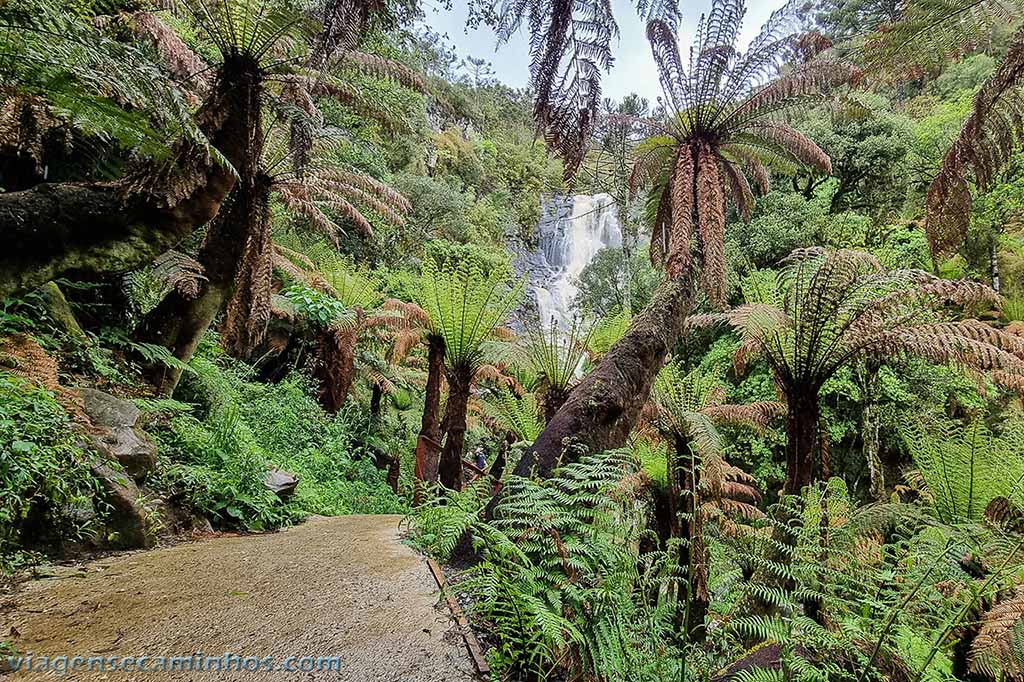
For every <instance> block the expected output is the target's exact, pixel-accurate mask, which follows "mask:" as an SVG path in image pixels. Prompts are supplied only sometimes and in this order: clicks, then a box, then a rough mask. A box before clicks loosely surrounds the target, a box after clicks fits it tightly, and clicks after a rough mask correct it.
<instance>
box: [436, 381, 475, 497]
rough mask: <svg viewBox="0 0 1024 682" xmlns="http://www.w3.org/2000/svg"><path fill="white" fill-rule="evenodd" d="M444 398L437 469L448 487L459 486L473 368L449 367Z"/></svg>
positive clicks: (457, 487) (457, 488)
mask: <svg viewBox="0 0 1024 682" xmlns="http://www.w3.org/2000/svg"><path fill="white" fill-rule="evenodd" d="M447 377H448V402H447V404H446V405H445V411H444V422H443V423H444V429H445V440H444V449H443V450H441V464H440V467H439V473H440V476H441V485H443V486H445V487H446V488H451V489H452V490H461V489H462V449H463V446H464V445H465V442H466V410H467V408H468V405H469V394H470V390H471V389H472V386H473V369H472V367H469V366H468V365H460V366H458V367H450V368H448V372H447Z"/></svg>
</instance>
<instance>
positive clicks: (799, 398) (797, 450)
mask: <svg viewBox="0 0 1024 682" xmlns="http://www.w3.org/2000/svg"><path fill="white" fill-rule="evenodd" d="M819 401H820V399H819V397H818V391H817V390H816V389H808V388H806V387H802V386H798V387H796V388H794V389H793V390H791V391H790V392H789V393H788V394H787V395H786V406H787V408H788V414H787V416H786V482H785V484H784V485H783V488H782V492H783V494H785V495H799V494H800V491H801V490H802V489H803V488H804V486H807V485H810V484H811V483H812V482H813V481H814V478H815V469H816V465H817V464H818V462H817V456H818V442H819V434H818V421H819V415H820V407H819Z"/></svg>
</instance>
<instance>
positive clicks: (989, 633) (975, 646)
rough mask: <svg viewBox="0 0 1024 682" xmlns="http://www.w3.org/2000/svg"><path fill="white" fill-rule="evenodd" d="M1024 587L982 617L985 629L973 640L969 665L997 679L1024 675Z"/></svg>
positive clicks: (975, 671)
mask: <svg viewBox="0 0 1024 682" xmlns="http://www.w3.org/2000/svg"><path fill="white" fill-rule="evenodd" d="M1022 620H1024V590H1020V589H1018V590H1017V591H1016V592H1015V593H1014V594H1013V595H1012V596H1011V597H1010V598H1008V599H1006V600H1004V601H1001V602H1000V603H999V604H997V605H996V606H993V607H992V608H991V609H990V610H989V611H988V612H987V613H985V615H984V616H982V619H981V629H980V630H979V631H978V635H977V636H976V637H975V638H974V642H972V644H971V652H970V654H969V657H968V661H969V663H968V667H969V668H970V670H971V671H972V672H974V673H976V674H981V675H986V676H988V677H989V678H991V679H993V680H996V679H1014V680H1017V679H1021V678H1024V660H1022V659H1021V655H1020V650H1021V646H1022V644H1024V643H1022V641H1021V638H1022V637H1024V633H1022V632H1021V629H1022V628H1021V621H1022Z"/></svg>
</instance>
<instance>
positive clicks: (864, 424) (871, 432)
mask: <svg viewBox="0 0 1024 682" xmlns="http://www.w3.org/2000/svg"><path fill="white" fill-rule="evenodd" d="M878 370H879V365H878V362H877V361H872V360H868V361H867V364H866V367H865V377H864V386H863V391H864V410H863V411H862V412H861V432H860V435H861V447H862V449H863V452H864V461H865V462H866V463H867V466H868V477H869V481H870V493H871V499H873V500H884V499H885V471H884V469H883V468H882V457H881V449H882V447H881V445H882V439H881V437H880V431H881V423H880V422H881V415H880V414H879V408H878Z"/></svg>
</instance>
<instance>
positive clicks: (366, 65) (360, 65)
mask: <svg viewBox="0 0 1024 682" xmlns="http://www.w3.org/2000/svg"><path fill="white" fill-rule="evenodd" d="M339 64H340V65H341V66H347V67H351V68H354V69H356V70H358V71H360V72H362V73H365V74H369V75H372V76H376V77H378V78H386V79H389V80H393V81H395V82H396V83H399V84H401V85H404V86H405V87H407V88H411V89H413V90H416V91H417V92H426V91H427V84H426V82H425V81H424V80H423V77H422V76H421V75H420V74H418V73H416V72H415V71H413V70H412V69H410V68H409V67H408V66H406V65H405V64H402V63H401V62H396V61H395V60H393V59H387V58H385V57H381V56H379V55H375V54H370V53H368V52H358V51H355V50H350V51H347V52H345V53H344V54H343V55H342V57H341V60H340V61H339Z"/></svg>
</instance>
